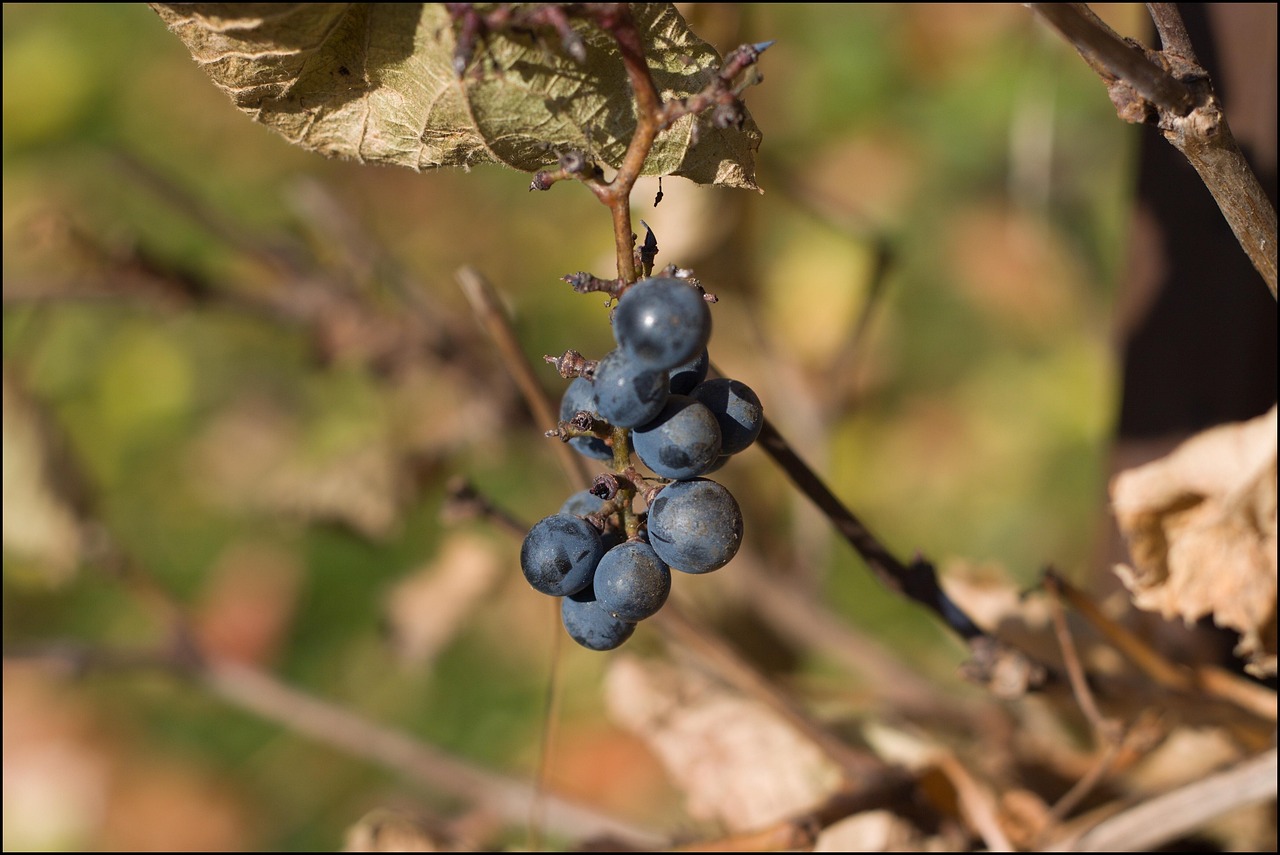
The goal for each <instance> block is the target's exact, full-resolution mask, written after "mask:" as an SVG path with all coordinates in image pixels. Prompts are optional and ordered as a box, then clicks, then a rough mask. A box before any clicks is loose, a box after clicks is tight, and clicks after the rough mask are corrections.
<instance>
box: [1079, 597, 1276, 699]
mask: <svg viewBox="0 0 1280 855" xmlns="http://www.w3.org/2000/svg"><path fill="white" fill-rule="evenodd" d="M1055 579H1056V582H1055V583H1056V584H1057V585H1058V589H1059V591H1060V592H1061V594H1062V597H1063V599H1065V600H1066V601H1067V602H1068V603H1070V604H1071V607H1072V608H1074V609H1075V610H1076V611H1078V612H1079V613H1080V614H1081V616H1083V617H1084V618H1085V619H1086V620H1088V621H1089V623H1090V624H1092V625H1093V627H1094V628H1095V629H1097V630H1098V632H1100V633H1102V635H1103V636H1104V637H1106V639H1107V641H1108V642H1110V643H1111V645H1112V646H1113V647H1115V648H1116V649H1117V650H1119V651H1120V652H1121V653H1123V654H1124V655H1125V656H1126V657H1127V658H1128V659H1129V660H1130V661H1131V662H1133V664H1135V665H1137V666H1138V668H1140V669H1141V670H1142V671H1143V672H1144V673H1145V674H1146V675H1147V676H1148V677H1150V678H1151V679H1153V680H1155V681H1156V682H1157V683H1159V684H1160V685H1161V686H1164V687H1165V688H1166V689H1172V690H1173V691H1177V692H1184V693H1185V692H1203V693H1205V694H1207V695H1210V696H1212V697H1215V698H1217V699H1218V700H1221V701H1226V702H1227V703H1230V704H1234V705H1235V706H1237V707H1240V708H1241V709H1243V710H1246V711H1247V712H1249V713H1252V714H1253V715H1255V716H1257V717H1258V718H1261V719H1263V720H1265V721H1271V722H1274V721H1276V693H1275V692H1273V691H1271V690H1270V689H1267V688H1266V687H1264V686H1260V685H1258V684H1257V683H1254V682H1251V681H1249V680H1246V679H1244V678H1243V677H1238V676H1236V675H1235V674H1232V673H1230V672H1229V671H1225V670H1223V669H1222V668H1218V667H1216V666H1213V665H1199V666H1197V667H1195V668H1188V667H1186V666H1184V665H1178V664H1175V663H1173V662H1170V661H1169V660H1168V659H1166V658H1165V657H1164V656H1162V655H1161V654H1160V653H1159V652H1158V651H1157V650H1155V649H1154V648H1153V647H1151V645H1149V644H1147V643H1146V642H1145V641H1143V640H1142V639H1141V638H1139V637H1138V636H1137V635H1136V634H1134V633H1133V632H1132V631H1130V630H1129V629H1127V628H1125V627H1123V626H1121V625H1120V624H1118V623H1116V622H1115V621H1114V620H1112V619H1111V618H1109V617H1107V615H1106V614H1104V613H1103V611H1102V609H1100V608H1098V606H1097V604H1096V603H1094V602H1093V600H1092V599H1091V598H1090V597H1089V596H1088V595H1086V594H1085V593H1084V592H1082V591H1080V590H1079V589H1077V588H1076V587H1075V586H1073V585H1072V584H1071V583H1070V582H1068V581H1067V580H1065V579H1063V578H1061V577H1055Z"/></svg>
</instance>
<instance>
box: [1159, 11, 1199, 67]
mask: <svg viewBox="0 0 1280 855" xmlns="http://www.w3.org/2000/svg"><path fill="white" fill-rule="evenodd" d="M1147 12H1148V14H1150V15H1151V20H1152V22H1153V23H1154V24H1155V25H1156V33H1158V34H1159V36H1160V49H1161V50H1163V51H1166V52H1168V53H1174V54H1177V55H1178V56H1180V57H1182V59H1184V60H1186V61H1187V62H1189V63H1191V64H1192V65H1199V64H1200V61H1199V60H1198V59H1196V51H1195V48H1194V47H1193V46H1192V44H1191V35H1190V34H1189V33H1188V32H1187V25H1186V24H1185V23H1183V21H1182V13H1181V12H1179V11H1178V4H1176V3H1148V4H1147Z"/></svg>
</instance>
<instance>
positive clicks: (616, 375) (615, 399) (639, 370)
mask: <svg viewBox="0 0 1280 855" xmlns="http://www.w3.org/2000/svg"><path fill="white" fill-rule="evenodd" d="M669 382H670V380H669V378H668V377H667V372H666V371H665V370H662V369H654V368H651V367H647V366H645V365H644V364H642V363H640V362H637V361H636V360H634V359H632V358H631V357H630V355H629V354H627V353H626V352H625V351H623V350H622V349H621V348H619V349H617V350H612V351H610V352H609V353H608V354H606V355H605V357H604V359H601V360H600V364H599V365H597V366H596V374H595V380H594V383H593V385H594V386H595V398H596V407H597V410H598V412H599V413H600V418H602V419H604V420H605V421H607V422H608V423H609V424H611V425H614V426H616V427H624V428H630V427H635V426H636V425H642V424H644V423H645V422H647V421H649V420H650V419H652V418H653V417H654V416H656V415H657V414H658V413H659V412H660V411H661V410H662V405H663V404H664V403H666V400H667V394H668V392H667V386H668V383H669Z"/></svg>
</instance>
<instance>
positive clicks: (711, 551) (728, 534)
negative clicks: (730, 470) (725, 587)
mask: <svg viewBox="0 0 1280 855" xmlns="http://www.w3.org/2000/svg"><path fill="white" fill-rule="evenodd" d="M649 544H650V545H651V546H652V547H653V551H654V552H656V553H657V554H658V557H659V558H661V559H662V560H663V561H665V562H666V563H667V564H668V565H669V566H671V567H674V568H675V569H677V570H683V571H684V572H686V573H710V572H711V571H712V570H717V569H719V568H721V567H723V566H724V565H726V564H728V563H729V561H730V560H731V559H732V558H733V556H735V555H737V554H738V547H739V546H741V545H742V511H741V510H740V509H739V508H738V503H737V502H736V501H735V500H734V498H733V496H732V495H730V493H729V491H728V490H726V489H725V488H724V487H722V486H721V485H719V484H717V483H716V482H715V481H708V480H706V479H705V478H698V479H697V480H695V481H677V482H676V483H674V484H668V485H667V486H665V487H663V488H662V491H661V492H659V493H658V495H657V496H656V497H655V498H654V500H653V504H652V505H651V506H650V507H649ZM602 563H603V562H602Z"/></svg>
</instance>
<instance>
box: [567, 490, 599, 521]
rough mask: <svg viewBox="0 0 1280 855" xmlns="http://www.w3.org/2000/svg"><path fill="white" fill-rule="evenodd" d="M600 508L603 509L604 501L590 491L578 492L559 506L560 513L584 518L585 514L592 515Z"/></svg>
mask: <svg viewBox="0 0 1280 855" xmlns="http://www.w3.org/2000/svg"><path fill="white" fill-rule="evenodd" d="M602 507H604V499H602V498H600V497H599V496H597V495H596V494H595V493H593V492H591V491H590V490H579V491H578V492H576V493H574V494H573V495H572V496H570V497H569V498H567V499H565V500H564V504H563V505H561V506H560V513H562V514H573V515H574V516H576V517H585V516H586V515H587V514H594V513H595V512H596V511H598V510H600V509H601V508H602Z"/></svg>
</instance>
